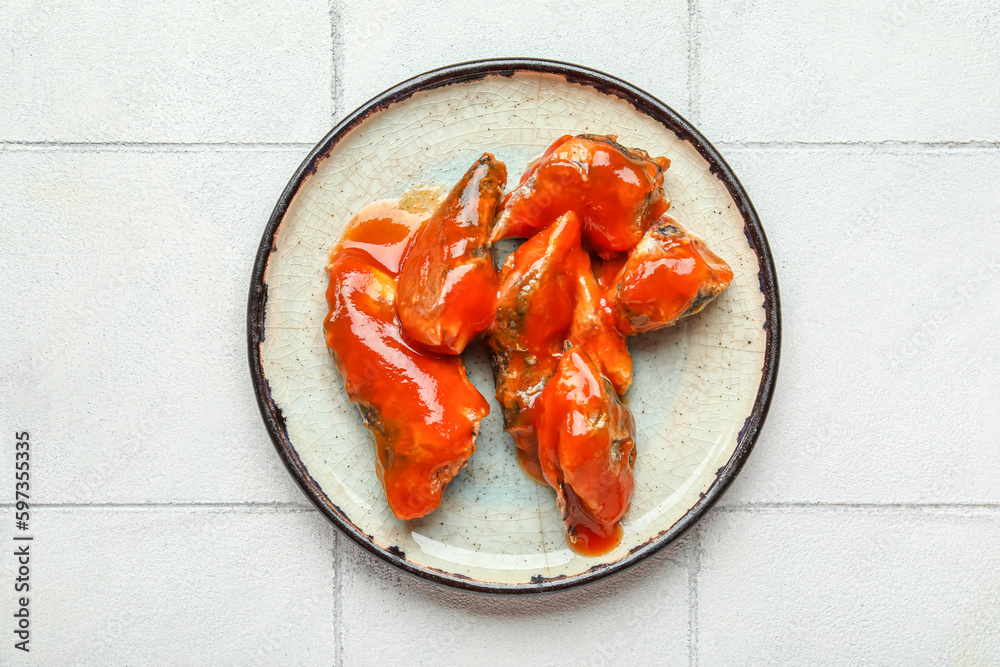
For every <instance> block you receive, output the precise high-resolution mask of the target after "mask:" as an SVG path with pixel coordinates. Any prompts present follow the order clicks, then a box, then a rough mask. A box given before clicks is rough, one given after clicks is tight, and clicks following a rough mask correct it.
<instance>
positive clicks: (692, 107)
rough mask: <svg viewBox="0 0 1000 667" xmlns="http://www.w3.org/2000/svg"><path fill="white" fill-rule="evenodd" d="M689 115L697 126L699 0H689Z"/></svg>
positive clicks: (698, 115)
mask: <svg viewBox="0 0 1000 667" xmlns="http://www.w3.org/2000/svg"><path fill="white" fill-rule="evenodd" d="M687 5H688V71H687V79H688V116H690V118H691V123H692V124H694V125H695V126H696V127H697V125H698V124H699V123H700V122H701V117H700V116H701V109H700V104H699V101H700V98H701V89H700V81H701V69H700V62H699V58H700V57H701V48H700V36H699V31H700V29H701V25H700V23H699V21H698V0H688V3H687Z"/></svg>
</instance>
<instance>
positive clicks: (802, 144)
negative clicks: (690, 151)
mask: <svg viewBox="0 0 1000 667" xmlns="http://www.w3.org/2000/svg"><path fill="white" fill-rule="evenodd" d="M714 143H715V145H716V146H720V147H723V148H725V149H726V150H778V151H781V150H809V149H817V148H821V149H840V150H857V149H869V150H882V149H888V150H892V149H909V150H916V151H921V150H926V151H942V150H945V151H947V150H957V151H963V150H965V151H967V150H987V151H989V150H997V149H1000V142H998V141H896V140H894V139H885V140H877V141H716V142H714Z"/></svg>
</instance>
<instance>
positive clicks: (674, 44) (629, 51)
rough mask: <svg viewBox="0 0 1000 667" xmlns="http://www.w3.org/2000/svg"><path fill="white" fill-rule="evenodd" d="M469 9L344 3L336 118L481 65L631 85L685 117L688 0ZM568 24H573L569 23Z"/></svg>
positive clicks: (444, 1) (374, 0)
mask: <svg viewBox="0 0 1000 667" xmlns="http://www.w3.org/2000/svg"><path fill="white" fill-rule="evenodd" d="M605 7H606V3H603V2H601V0H550V1H548V2H536V1H534V0H516V1H515V2H508V3H503V4H493V5H489V4H482V5H480V6H479V7H476V6H474V5H472V4H471V3H468V2H464V1H463V0H433V1H432V2H425V3H421V6H420V11H405V10H402V9H401V8H400V7H399V6H398V5H395V4H393V3H388V2H380V1H379V0H345V2H343V3H342V8H341V9H340V16H341V18H342V19H343V22H342V23H341V24H339V25H338V26H337V28H338V30H337V33H338V36H339V39H340V40H341V41H342V43H343V55H342V60H341V71H342V72H343V76H341V77H340V86H341V91H342V95H340V100H341V103H340V104H338V106H337V113H338V115H339V116H344V115H346V114H347V113H350V112H351V111H353V110H354V109H356V108H357V107H359V106H361V105H362V104H363V103H364V102H365V101H366V100H369V99H371V98H372V97H375V96H376V95H378V94H379V93H381V92H382V91H383V90H385V89H386V88H388V87H390V86H393V85H395V84H397V83H399V82H401V81H403V80H404V79H408V78H410V77H412V76H416V75H417V74H420V73H421V72H425V71H427V70H429V69H434V68H436V67H443V66H445V65H451V64H452V63H457V62H462V61H466V60H477V59H479V58H512V57H534V58H548V59H550V60H562V61H565V62H571V63H578V64H581V65H587V66H588V67H593V68H594V69H599V70H601V71H604V72H607V73H609V74H613V75H615V76H617V77H619V78H622V79H625V80H626V81H628V82H629V83H631V84H633V85H636V86H638V87H640V88H642V89H644V90H646V91H647V92H649V93H651V94H653V95H655V96H656V97H658V98H659V99H661V100H662V101H664V102H665V103H666V104H668V105H670V106H671V107H673V108H674V109H676V110H677V111H679V112H680V113H682V114H684V113H686V112H687V107H688V95H687V82H688V66H687V65H688V63H687V53H688V39H687V31H688V24H689V19H688V5H687V0H667V1H665V2H650V1H649V0H626V1H624V2H622V1H621V0H619V1H618V2H616V3H615V4H614V10H613V12H614V16H613V18H611V17H609V15H608V14H609V11H608V9H606V8H605ZM570 16H572V17H573V18H572V19H569V18H568V17H570Z"/></svg>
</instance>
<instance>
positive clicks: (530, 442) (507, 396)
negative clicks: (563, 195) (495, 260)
mask: <svg viewBox="0 0 1000 667" xmlns="http://www.w3.org/2000/svg"><path fill="white" fill-rule="evenodd" d="M580 252H582V251H581V250H580V220H579V218H578V217H577V216H576V214H575V213H573V212H569V213H566V214H564V215H562V216H561V217H560V218H558V219H557V220H556V221H555V222H553V223H552V224H551V225H550V226H548V227H546V228H545V229H543V230H542V231H540V232H539V233H537V234H535V235H534V236H532V237H531V238H530V239H528V240H527V241H526V242H525V243H523V244H522V245H521V247H519V248H518V249H517V250H515V251H514V252H513V253H511V254H510V255H509V256H508V257H507V260H506V261H505V262H504V265H503V267H502V268H501V269H500V292H499V297H498V301H497V313H496V317H495V318H494V320H493V325H492V326H491V327H490V330H489V337H488V345H489V348H490V352H491V357H492V360H493V375H494V383H495V385H496V398H497V401H498V402H499V403H500V405H501V406H503V413H504V425H505V427H506V429H505V430H506V431H507V432H508V433H509V434H510V435H511V437H512V438H513V439H514V443H515V444H516V445H517V453H518V459H519V460H520V462H521V465H522V467H523V468H524V470H525V472H527V473H528V475H530V476H531V477H533V478H534V479H536V480H539V481H541V471H540V470H539V468H538V454H537V450H538V444H537V440H536V438H535V427H534V422H533V410H534V405H535V400H536V399H537V398H538V396H539V394H541V392H542V389H543V388H544V387H545V383H546V382H547V381H548V379H549V378H550V377H552V375H553V374H554V373H555V372H556V368H557V367H558V365H559V358H560V356H561V355H562V352H563V350H564V349H565V347H564V341H565V340H566V337H567V336H568V334H569V328H570V325H571V323H572V321H573V310H574V295H575V292H576V280H575V275H574V271H567V270H566V267H567V266H568V265H569V266H572V264H573V263H575V262H577V261H578V253H580Z"/></svg>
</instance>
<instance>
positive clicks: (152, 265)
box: [0, 148, 302, 503]
mask: <svg viewBox="0 0 1000 667" xmlns="http://www.w3.org/2000/svg"><path fill="white" fill-rule="evenodd" d="M301 157H302V156H301V151H298V150H280V151H276V150H271V151H253V152H246V151H242V150H235V149H229V148H223V149H220V150H197V151H194V152H187V151H174V152H168V153H161V152H156V151H134V150H127V151H117V150H110V149H106V150H96V151H95V150H90V149H74V150H71V151H59V150H14V151H10V152H4V153H0V210H2V211H3V215H4V221H3V228H2V231H0V234H2V235H3V236H2V240H0V246H2V247H3V251H4V252H5V253H7V259H6V260H5V261H0V285H2V287H0V289H2V290H3V294H4V298H3V300H4V304H5V311H6V312H7V313H9V314H15V313H19V314H20V315H19V316H17V317H6V316H5V321H4V324H3V326H0V349H2V350H3V353H2V356H0V375H2V377H3V378H4V382H3V384H2V385H0V414H3V415H4V416H5V417H6V419H11V420H15V423H16V424H23V425H24V426H23V428H26V429H29V430H31V431H33V432H34V433H35V435H36V437H38V438H39V439H40V440H41V441H43V442H44V443H45V446H42V447H39V448H38V450H36V452H35V455H34V462H35V465H37V466H38V469H39V470H40V471H42V470H44V471H45V472H44V473H40V474H39V475H38V477H37V478H36V479H35V481H34V484H33V485H32V489H33V490H34V492H35V493H36V494H37V497H38V499H39V500H42V501H44V502H49V503H70V502H72V503H78V502H86V503H95V502H97V503H108V502H115V503H143V502H224V501H242V502H273V501H297V500H301V494H300V493H299V492H298V490H297V489H296V488H295V486H294V483H293V482H292V481H291V479H290V478H288V476H287V475H286V474H285V472H284V469H283V468H282V466H281V464H280V462H279V461H278V460H277V459H276V457H275V456H274V452H273V451H272V449H271V445H270V442H269V440H268V437H267V434H266V433H265V432H263V431H262V430H261V428H260V427H261V422H260V415H259V413H258V411H257V405H256V402H255V401H254V396H253V391H252V389H251V388H250V387H249V386H248V378H247V371H246V342H245V341H246V292H247V275H248V273H247V270H246V268H245V267H248V266H252V264H253V258H254V254H255V253H256V250H257V244H258V243H259V242H260V229H261V221H262V220H264V219H266V217H267V215H268V214H269V212H270V209H271V208H272V207H273V205H274V199H276V198H277V194H278V193H279V192H280V190H281V188H282V186H283V182H284V181H285V180H286V179H287V177H288V174H289V173H290V172H292V171H294V169H295V167H296V166H297V165H298V163H299V162H300V161H301ZM237 184H238V187H234V186H235V185H237ZM236 267H240V269H239V270H237V268H236ZM15 423H10V422H8V423H7V424H8V425H9V426H8V429H7V430H8V431H12V429H14V428H15V427H16V428H22V427H21V426H15ZM0 470H2V471H3V473H4V478H5V479H11V478H12V477H13V472H12V471H13V457H11V456H4V457H0ZM5 500H6V498H5Z"/></svg>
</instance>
